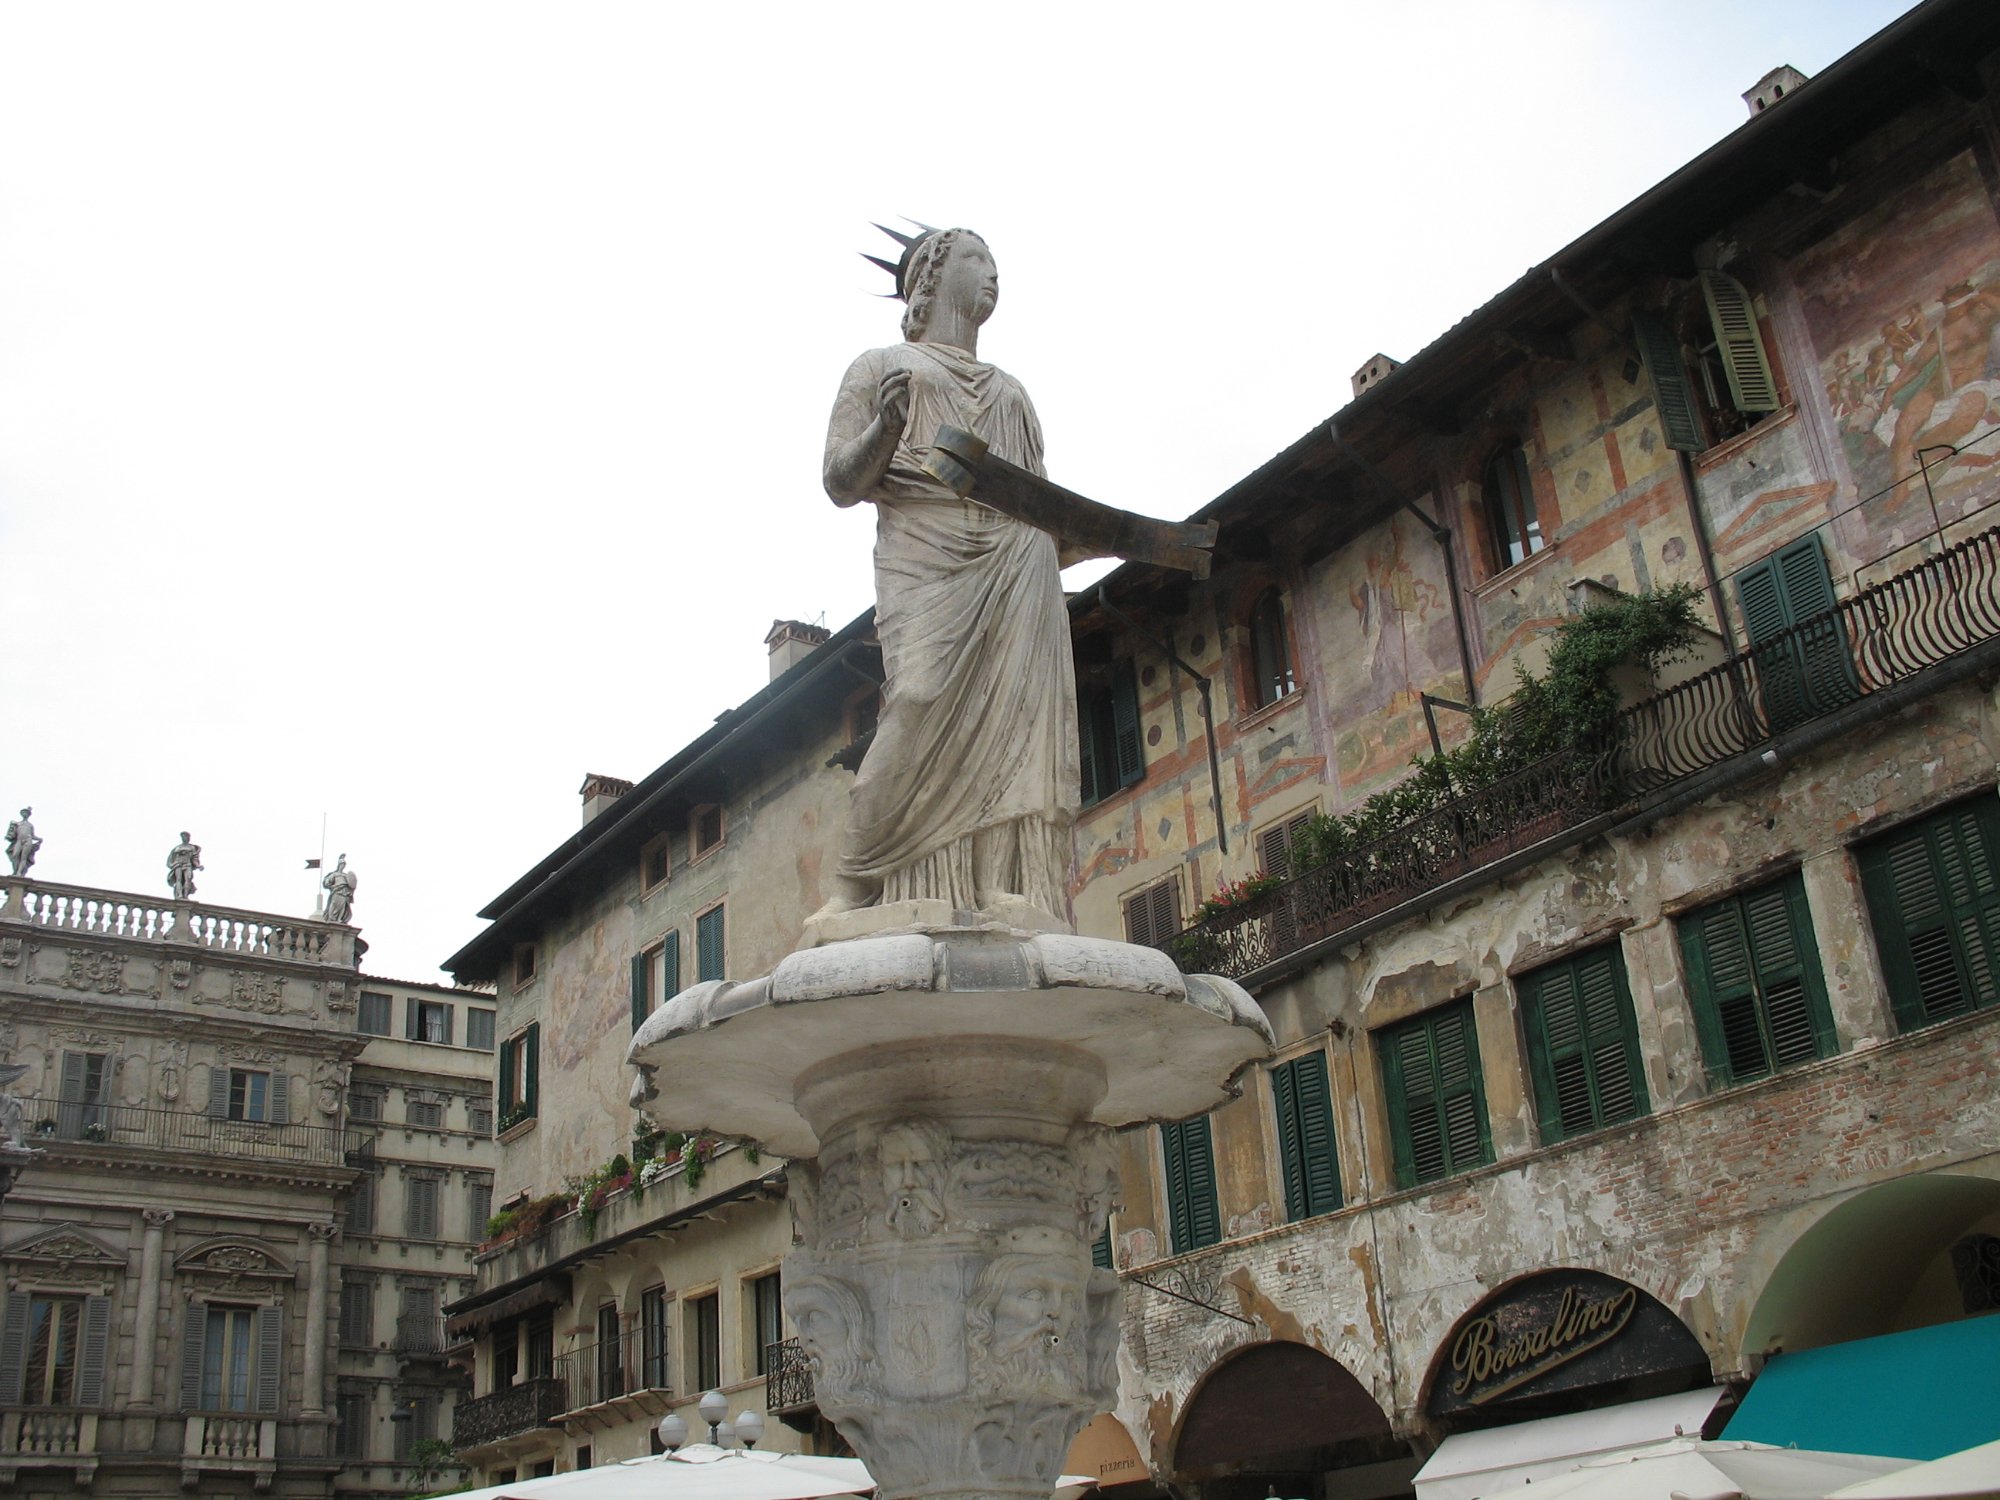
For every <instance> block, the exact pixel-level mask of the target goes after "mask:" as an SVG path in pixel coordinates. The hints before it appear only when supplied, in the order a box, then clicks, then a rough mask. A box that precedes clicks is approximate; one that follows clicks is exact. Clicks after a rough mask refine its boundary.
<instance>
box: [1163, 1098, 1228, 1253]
mask: <svg viewBox="0 0 2000 1500" xmlns="http://www.w3.org/2000/svg"><path fill="white" fill-rule="evenodd" d="M1160 1154H1161V1156H1162V1158H1163V1160H1164V1162H1165V1166H1166V1184H1167V1221H1168V1228H1169V1237H1170V1239H1171V1241H1172V1244H1173V1253H1174V1254H1176V1255H1185V1254H1187V1252H1188V1251H1190V1250H1199V1249H1200V1248H1201V1247H1202V1246H1203V1245H1213V1244H1214V1243H1215V1242H1216V1241H1218V1240H1220V1239H1221V1238H1222V1214H1221V1211H1220V1210H1219V1209H1218V1208H1217V1206H1216V1201H1215V1147H1214V1142H1213V1140H1212V1139H1211V1137H1210V1134H1209V1127H1208V1116H1206V1115H1203V1116H1202V1117H1201V1118H1200V1119H1196V1120H1186V1121H1183V1122H1182V1123H1180V1124H1178V1125H1162V1126H1161V1127H1160Z"/></svg>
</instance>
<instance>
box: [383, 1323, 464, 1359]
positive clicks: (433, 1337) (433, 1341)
mask: <svg viewBox="0 0 2000 1500" xmlns="http://www.w3.org/2000/svg"><path fill="white" fill-rule="evenodd" d="M454 1342H455V1341H454V1340H452V1339H450V1338H448V1337H446V1335H445V1331H444V1314H443V1313H398V1314H397V1315H396V1341H395V1343H394V1344H393V1345H392V1346H391V1348H392V1350H393V1352H394V1353H395V1355H396V1357H397V1358H398V1359H441V1358H443V1357H444V1354H445V1351H446V1350H448V1349H450V1348H452V1347H453V1344H454Z"/></svg>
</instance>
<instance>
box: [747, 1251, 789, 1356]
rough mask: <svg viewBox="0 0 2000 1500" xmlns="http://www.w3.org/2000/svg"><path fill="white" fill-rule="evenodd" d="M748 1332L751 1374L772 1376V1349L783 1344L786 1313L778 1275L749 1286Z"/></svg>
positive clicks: (773, 1273)
mask: <svg viewBox="0 0 2000 1500" xmlns="http://www.w3.org/2000/svg"><path fill="white" fill-rule="evenodd" d="M750 1332H751V1349H752V1351H753V1353H752V1361H751V1362H752V1364H753V1365H754V1367H755V1368H754V1369H753V1370H752V1372H751V1373H752V1374H756V1375H768V1374H770V1373H771V1346H772V1345H773V1344H778V1343H783V1342H784V1338H785V1313H784V1304H783V1299H782V1297H781V1296H780V1294H779V1290H778V1273H777V1272H776V1271H773V1272H772V1273H771V1274H770V1275H769V1276H759V1277H758V1278H757V1279H756V1280H755V1281H753V1282H751V1283H750Z"/></svg>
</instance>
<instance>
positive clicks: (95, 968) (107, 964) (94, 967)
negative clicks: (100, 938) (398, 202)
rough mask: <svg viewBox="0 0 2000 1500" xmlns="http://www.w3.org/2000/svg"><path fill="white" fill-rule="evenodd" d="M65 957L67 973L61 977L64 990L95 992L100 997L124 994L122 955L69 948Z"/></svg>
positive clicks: (123, 956) (123, 961)
mask: <svg viewBox="0 0 2000 1500" xmlns="http://www.w3.org/2000/svg"><path fill="white" fill-rule="evenodd" d="M65 957H66V958H67V960H68V963H69V969H68V972H66V973H65V974H64V975H63V977H62V982H63V985H64V987H65V988H67V989H72V990H95V991H97V993H98V994H100V995H117V994H122V993H123V992H124V989H125V955H124V954H122V953H105V952H100V951H93V950H91V949H88V948H71V949H70V950H69V951H68V953H67V954H66V955H65Z"/></svg>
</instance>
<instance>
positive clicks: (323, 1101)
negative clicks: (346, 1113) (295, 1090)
mask: <svg viewBox="0 0 2000 1500" xmlns="http://www.w3.org/2000/svg"><path fill="white" fill-rule="evenodd" d="M347 1073H348V1070H347V1065H346V1064H345V1063H343V1062H338V1061H336V1060H335V1059H333V1058H331V1057H322V1058H321V1059H320V1060H319V1061H318V1062H316V1063H314V1064H313V1091H314V1092H313V1107H314V1108H316V1109H317V1110H318V1111H319V1112H320V1113H321V1114H323V1115H326V1116H327V1117H328V1118H332V1117H334V1116H336V1115H338V1114H339V1113H340V1097H341V1095H342V1094H343V1093H344V1092H345V1091H346V1088H347Z"/></svg>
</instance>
